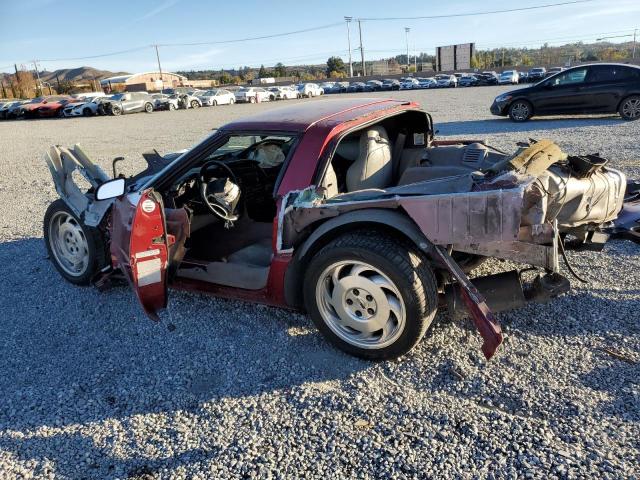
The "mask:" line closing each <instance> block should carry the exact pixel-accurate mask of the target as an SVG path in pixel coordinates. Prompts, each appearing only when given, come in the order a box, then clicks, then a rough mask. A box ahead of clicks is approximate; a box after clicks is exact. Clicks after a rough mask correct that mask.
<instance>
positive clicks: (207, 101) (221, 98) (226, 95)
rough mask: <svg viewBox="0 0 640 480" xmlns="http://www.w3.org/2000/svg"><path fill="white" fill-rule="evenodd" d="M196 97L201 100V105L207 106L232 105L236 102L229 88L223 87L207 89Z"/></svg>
mask: <svg viewBox="0 0 640 480" xmlns="http://www.w3.org/2000/svg"><path fill="white" fill-rule="evenodd" d="M197 97H198V99H199V100H200V101H201V102H202V105H204V106H208V107H215V106H216V105H233V104H234V103H236V97H235V95H234V94H233V93H232V92H230V91H229V90H225V89H223V88H216V89H213V90H207V91H206V92H202V93H200V94H199V95H198V96H197Z"/></svg>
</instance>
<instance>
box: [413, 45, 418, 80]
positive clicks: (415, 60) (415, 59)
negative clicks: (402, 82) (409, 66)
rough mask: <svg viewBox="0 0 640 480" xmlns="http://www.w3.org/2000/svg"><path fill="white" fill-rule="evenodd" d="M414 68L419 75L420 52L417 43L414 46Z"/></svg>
mask: <svg viewBox="0 0 640 480" xmlns="http://www.w3.org/2000/svg"><path fill="white" fill-rule="evenodd" d="M413 68H414V70H415V71H416V73H418V51H417V50H416V44H415V43H414V44H413Z"/></svg>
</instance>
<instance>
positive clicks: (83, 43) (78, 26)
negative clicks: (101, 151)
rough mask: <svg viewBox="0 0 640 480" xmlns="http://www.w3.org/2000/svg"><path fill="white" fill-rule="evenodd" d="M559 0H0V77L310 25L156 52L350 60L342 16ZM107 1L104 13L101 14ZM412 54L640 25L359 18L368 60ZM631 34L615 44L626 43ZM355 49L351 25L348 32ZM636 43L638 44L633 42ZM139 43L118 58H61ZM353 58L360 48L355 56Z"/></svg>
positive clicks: (131, 58) (615, 13)
mask: <svg viewBox="0 0 640 480" xmlns="http://www.w3.org/2000/svg"><path fill="white" fill-rule="evenodd" d="M560 1H562V0H521V1H518V2H514V1H513V0H486V1H483V2H479V1H477V0H476V1H471V0H458V1H455V0H451V1H448V2H443V1H442V0H402V1H401V2H400V1H396V2H394V1H390V0H355V1H333V0H325V1H312V2H304V1H301V0H297V1H278V0H274V1H264V0H262V1H256V0H243V1H238V2H224V4H217V2H212V1H205V0H139V1H131V0H130V1H123V0H110V1H109V2H99V1H93V2H91V1H86V0H19V1H18V0H0V7H1V8H2V12H3V19H4V21H3V22H2V27H1V28H0V71H8V70H10V68H8V67H9V66H10V65H12V64H13V63H15V62H17V63H18V64H26V62H27V61H29V60H31V59H34V58H35V59H38V60H42V62H41V64H40V65H39V66H40V68H41V69H46V70H53V69H56V68H72V67H78V66H83V65H87V66H93V67H96V68H102V69H107V70H112V71H129V72H136V71H145V70H154V69H156V68H157V64H156V58H155V52H154V50H153V49H152V48H150V47H148V46H149V45H151V44H155V43H159V44H162V43H189V42H214V41H223V40H231V39H238V38H246V37H255V36H261V35H269V34H276V33H281V32H290V31H295V30H302V29H306V28H313V27H317V26H322V25H329V24H333V23H341V22H342V23H341V24H340V25H337V26H335V27H331V28H327V29H323V30H317V31H312V32H307V33H301V34H296V35H291V36H285V37H279V38H272V39H264V40H253V41H246V42H241V43H225V44H218V45H198V46H181V47H161V49H160V55H161V59H162V64H163V69H166V70H178V69H182V70H184V69H187V70H188V69H206V68H214V69H219V68H232V67H238V66H242V65H250V66H259V65H260V64H261V63H264V64H265V65H273V64H275V63H276V62H278V61H281V62H283V63H284V64H285V65H287V64H299V63H321V62H324V61H326V59H327V58H328V57H329V56H331V55H339V56H342V57H343V58H344V59H345V60H346V59H347V31H346V25H345V24H344V22H343V17H344V16H345V15H350V16H353V17H356V18H357V17H361V18H370V17H397V16H403V17H406V16H420V15H442V14H455V13H464V12H476V11H480V10H500V9H509V8H517V7H526V6H534V5H543V4H548V3H558V2H560ZM101 5H104V6H105V8H104V9H103V8H101ZM404 27H410V28H411V32H410V40H409V44H410V50H414V49H415V50H417V51H425V52H428V53H433V51H434V47H435V46H437V45H449V44H452V43H465V42H476V45H477V47H478V48H486V47H498V46H530V47H534V46H538V45H540V44H542V43H544V42H545V41H548V42H549V43H550V44H560V43H566V42H568V41H578V40H583V41H593V40H595V39H596V38H598V37H602V36H607V35H620V34H625V33H630V32H631V31H632V30H633V29H634V28H640V0H616V1H613V0H593V1H591V2H589V3H583V4H574V5H565V6H558V7H552V8H547V9H540V10H529V11H524V12H512V13H501V14H494V15H490V16H478V17H458V18H447V19H429V20H394V21H365V22H363V23H362V36H363V43H364V47H365V53H366V57H367V59H373V58H380V57H385V56H387V57H388V56H392V55H396V54H399V53H404V51H405V48H406V47H405V33H404ZM629 39H630V38H620V39H613V40H612V41H624V40H629ZM351 40H352V47H355V46H357V44H358V40H357V25H356V24H352V28H351ZM638 40H639V41H640V38H639V39H638ZM137 47H141V49H140V50H137V51H133V52H128V53H123V54H120V55H114V56H106V57H102V58H93V59H84V60H63V61H51V60H55V59H60V58H63V59H67V58H72V57H73V58H75V57H83V56H90V55H99V54H103V53H110V52H115V51H123V50H129V49H133V48H137ZM352 55H353V57H354V60H355V59H356V58H359V52H357V51H354V52H353V53H352Z"/></svg>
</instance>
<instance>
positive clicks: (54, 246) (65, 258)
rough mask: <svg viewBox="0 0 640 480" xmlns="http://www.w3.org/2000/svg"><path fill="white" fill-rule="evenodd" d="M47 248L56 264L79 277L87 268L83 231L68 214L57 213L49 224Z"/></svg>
mask: <svg viewBox="0 0 640 480" xmlns="http://www.w3.org/2000/svg"><path fill="white" fill-rule="evenodd" d="M49 246H50V247H51V252H52V253H53V256H54V257H55V260H56V263H57V264H58V265H59V266H60V268H62V269H63V270H64V271H65V272H66V273H68V274H69V275H72V276H74V277H79V276H81V275H82V274H84V272H85V271H86V270H87V267H88V266H89V245H88V243H87V238H86V236H85V233H84V230H82V227H81V226H80V224H79V223H78V221H77V220H76V219H75V218H74V217H73V216H72V215H70V214H69V213H66V212H57V213H55V214H54V215H53V217H52V218H51V221H50V223H49Z"/></svg>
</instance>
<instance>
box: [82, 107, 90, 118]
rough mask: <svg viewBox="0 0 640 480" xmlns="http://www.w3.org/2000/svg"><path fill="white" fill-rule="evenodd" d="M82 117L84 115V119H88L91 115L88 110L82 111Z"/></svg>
mask: <svg viewBox="0 0 640 480" xmlns="http://www.w3.org/2000/svg"><path fill="white" fill-rule="evenodd" d="M82 115H84V116H85V117H90V116H91V115H92V112H91V109H90V108H85V109H83V110H82Z"/></svg>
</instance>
